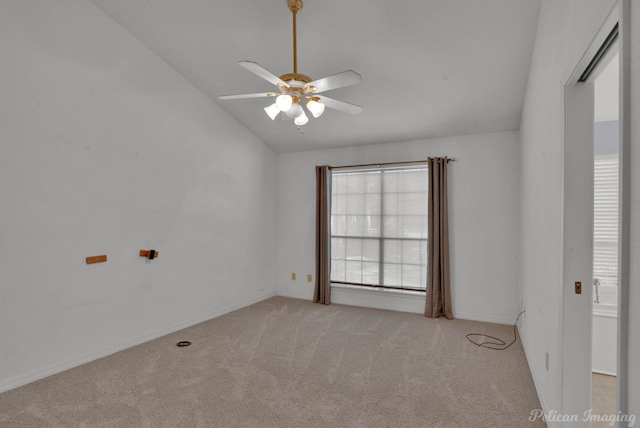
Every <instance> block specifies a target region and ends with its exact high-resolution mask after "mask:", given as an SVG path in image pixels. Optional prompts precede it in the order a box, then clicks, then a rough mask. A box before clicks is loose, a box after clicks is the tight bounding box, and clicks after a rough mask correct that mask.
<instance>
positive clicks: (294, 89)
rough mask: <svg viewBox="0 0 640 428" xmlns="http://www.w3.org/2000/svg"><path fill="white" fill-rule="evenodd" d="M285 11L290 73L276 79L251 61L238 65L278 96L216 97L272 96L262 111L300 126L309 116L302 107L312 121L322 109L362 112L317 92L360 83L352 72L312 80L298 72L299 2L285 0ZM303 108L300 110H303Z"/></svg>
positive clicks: (226, 96) (228, 96)
mask: <svg viewBox="0 0 640 428" xmlns="http://www.w3.org/2000/svg"><path fill="white" fill-rule="evenodd" d="M287 5H288V7H289V10H290V11H291V13H292V14H293V73H288V74H283V75H282V76H280V77H277V76H276V75H274V74H273V73H271V72H270V71H268V70H266V69H265V68H263V67H262V66H261V65H259V64H257V63H255V62H251V61H240V62H239V63H238V64H239V65H240V66H242V67H244V68H246V69H247V70H249V71H251V72H252V73H254V74H256V75H258V76H260V77H262V78H263V79H265V80H266V81H268V82H270V83H271V84H273V85H275V86H277V87H278V88H279V89H280V93H272V92H267V93H258V94H242V95H223V96H220V97H218V98H220V99H222V100H233V99H244V98H262V97H275V102H274V103H273V104H271V105H269V106H267V107H265V109H264V111H265V112H266V113H267V115H268V116H269V118H270V119H271V120H275V119H276V117H278V115H279V114H280V113H281V112H282V113H284V116H283V118H284V119H286V118H290V119H294V123H295V124H296V125H297V126H298V127H300V126H303V125H305V124H307V123H308V122H309V117H308V116H307V115H306V113H305V109H304V107H306V109H307V110H308V111H309V113H311V115H312V116H313V117H314V118H319V117H320V116H322V113H324V110H325V107H329V108H332V109H335V110H338V111H342V112H345V113H351V114H356V113H360V112H361V111H362V107H360V106H357V105H353V104H349V103H345V102H343V101H338V100H335V99H333V98H329V97H326V96H324V95H318V94H320V93H321V92H325V91H329V90H332V89H337V88H342V87H345V86H349V85H355V84H357V83H360V82H362V77H361V76H360V75H359V74H358V73H356V72H355V71H352V70H347V71H343V72H342V73H338V74H334V75H332V76H329V77H324V78H322V79H318V80H312V79H311V78H310V77H309V76H306V75H304V74H300V73H298V54H297V35H296V33H297V29H296V15H297V14H298V12H300V11H301V10H302V6H303V4H302V0H287ZM303 105H304V107H303Z"/></svg>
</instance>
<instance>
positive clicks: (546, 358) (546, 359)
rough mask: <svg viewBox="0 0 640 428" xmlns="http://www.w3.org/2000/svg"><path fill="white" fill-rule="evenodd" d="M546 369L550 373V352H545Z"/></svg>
mask: <svg viewBox="0 0 640 428" xmlns="http://www.w3.org/2000/svg"><path fill="white" fill-rule="evenodd" d="M544 368H545V369H547V371H549V351H545V352H544Z"/></svg>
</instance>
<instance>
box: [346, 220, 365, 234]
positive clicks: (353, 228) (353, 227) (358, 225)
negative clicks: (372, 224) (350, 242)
mask: <svg viewBox="0 0 640 428" xmlns="http://www.w3.org/2000/svg"><path fill="white" fill-rule="evenodd" d="M346 217H347V235H348V236H362V235H363V232H364V219H363V217H362V216H361V215H348V216H346Z"/></svg>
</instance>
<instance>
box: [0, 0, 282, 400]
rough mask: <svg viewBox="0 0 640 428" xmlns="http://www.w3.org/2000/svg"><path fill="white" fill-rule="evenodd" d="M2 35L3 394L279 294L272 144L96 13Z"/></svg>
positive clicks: (47, 12) (60, 8)
mask: <svg viewBox="0 0 640 428" xmlns="http://www.w3.org/2000/svg"><path fill="white" fill-rule="evenodd" d="M0 29H1V30H0V32H1V37H0V56H1V57H2V58H3V65H2V67H0V93H2V96H1V97H0V195H1V200H2V203H1V207H2V208H1V210H0V343H2V346H0V390H3V389H7V388H11V387H13V386H17V385H19V384H21V383H25V382H28V381H30V380H33V379H35V378H38V377H41V376H43V375H46V374H50V373H52V372H55V371H57V370H60V369H64V368H67V367H70V366H73V365H75V364H78V363H80V362H83V361H86V360H88V359H92V358H95V357H98V356H100V355H104V354H105V353H109V352H113V351H115V350H117V349H121V348H122V347H126V346H129V345H132V344H135V343H138V342H140V341H144V340H146V339H149V338H151V337H154V336H157V335H160V334H163V333H166V332H168V331H170V330H174V329H176V328H178V327H181V326H185V325H188V324H191V323H194V322H197V321H200V320H204V319H208V318H211V317H212V316H214V315H217V314H220V313H223V312H225V311H228V310H231V309H234V308H237V307H240V306H242V305H246V304H248V303H251V302H255V301H258V300H261V299H262V298H263V297H265V296H268V295H273V294H274V293H275V288H274V274H275V268H274V261H275V257H274V256H273V255H272V254H273V252H272V248H273V247H274V245H275V234H274V229H275V202H274V199H275V172H274V166H275V154H274V153H273V152H272V151H271V149H269V148H267V146H265V145H264V144H263V143H262V142H261V141H259V140H258V139H257V138H256V137H255V136H253V135H252V134H251V133H249V132H248V131H247V130H246V129H244V127H242V126H240V125H239V124H238V123H237V122H235V121H234V120H233V119H231V118H230V117H229V116H228V115H227V114H226V113H225V112H224V111H223V110H222V109H220V108H219V107H218V106H217V105H216V104H215V103H213V102H212V101H211V100H210V99H209V98H207V97H205V96H204V95H203V94H202V93H200V92H199V91H198V90H196V89H195V88H194V87H193V86H192V85H191V84H190V83H188V82H187V81H186V80H185V79H184V78H182V77H181V76H180V75H179V74H178V73H177V72H175V70H173V69H172V68H171V67H169V66H168V65H166V64H165V63H164V62H162V61H161V60H160V59H159V58H158V57H157V56H156V55H155V54H153V53H152V52H151V51H149V50H148V49H147V48H145V47H144V46H142V45H141V44H140V43H139V42H138V41H137V40H136V39H135V38H133V37H132V36H131V35H130V34H129V33H128V32H126V31H124V30H123V29H122V28H121V27H119V26H118V25H117V24H115V23H114V22H113V21H112V20H111V19H110V18H109V17H107V16H106V15H104V14H103V13H102V12H101V11H99V10H98V9H97V8H96V7H95V6H94V5H93V4H92V3H90V2H86V1H80V0H55V1H48V0H47V1H25V2H22V1H20V2H14V1H10V2H7V1H3V2H0ZM150 248H155V249H157V250H158V251H159V258H158V259H157V260H154V261H151V262H149V261H145V259H144V258H141V257H139V256H138V252H139V250H140V249H150ZM98 254H107V255H108V261H107V262H106V263H102V264H95V265H86V264H85V257H87V256H92V255H98Z"/></svg>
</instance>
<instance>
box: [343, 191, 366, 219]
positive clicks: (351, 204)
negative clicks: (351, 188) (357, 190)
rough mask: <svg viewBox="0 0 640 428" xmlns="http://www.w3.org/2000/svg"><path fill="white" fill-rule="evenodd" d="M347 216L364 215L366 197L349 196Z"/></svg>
mask: <svg viewBox="0 0 640 428" xmlns="http://www.w3.org/2000/svg"><path fill="white" fill-rule="evenodd" d="M347 214H364V195H358V194H354V195H349V197H348V199H347Z"/></svg>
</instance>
